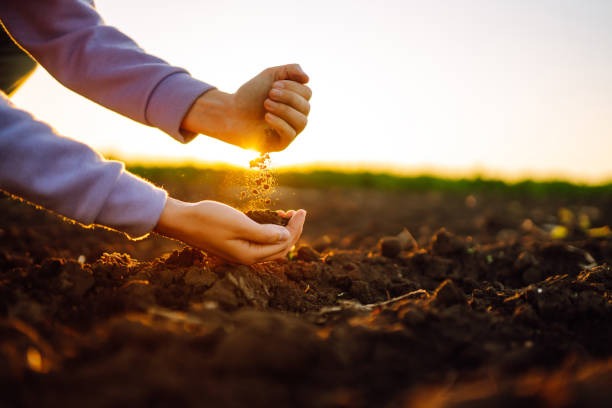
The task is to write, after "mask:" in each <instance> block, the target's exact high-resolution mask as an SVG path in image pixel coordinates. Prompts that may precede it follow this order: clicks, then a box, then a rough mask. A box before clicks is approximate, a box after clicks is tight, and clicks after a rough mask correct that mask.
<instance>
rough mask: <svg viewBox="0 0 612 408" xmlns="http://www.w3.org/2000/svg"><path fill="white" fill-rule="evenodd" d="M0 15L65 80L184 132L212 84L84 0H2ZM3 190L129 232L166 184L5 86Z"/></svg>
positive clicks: (140, 230)
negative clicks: (42, 118) (18, 101)
mask: <svg viewBox="0 0 612 408" xmlns="http://www.w3.org/2000/svg"><path fill="white" fill-rule="evenodd" d="M0 20H1V22H2V24H3V25H4V26H5V28H6V29H7V31H8V32H9V33H10V34H11V35H12V36H13V38H14V39H15V40H16V41H17V42H18V43H19V44H20V45H21V46H22V47H23V48H24V49H26V50H27V51H28V52H29V53H30V54H31V55H32V56H33V57H34V58H35V59H36V60H37V61H38V62H39V63H40V64H41V65H43V66H44V67H45V68H46V69H47V70H48V71H49V72H50V73H51V74H52V75H53V76H54V77H55V78H56V79H58V80H59V81H60V82H61V83H63V84H64V85H66V86H67V87H69V88H71V89H73V90H74V91H76V92H78V93H80V94H82V95H83V96H85V97H87V98H89V99H92V100H94V101H96V102H98V103H100V104H101V105H103V106H106V107H108V108H110V109H112V110H115V111H117V112H119V113H121V114H123V115H126V116H128V117H130V118H132V119H134V120H137V121H139V122H141V123H144V124H147V125H151V126H156V127H158V128H160V129H162V130H163V131H165V132H167V133H168V134H170V135H171V136H173V137H174V138H176V139H178V140H179V141H181V142H187V141H189V140H190V139H191V138H193V136H194V135H193V134H188V133H185V132H183V131H181V130H180V123H181V121H182V118H183V116H184V115H185V113H186V112H187V110H188V109H189V107H190V106H191V104H192V103H193V102H194V101H195V99H196V98H197V97H198V96H199V95H201V94H202V93H204V92H206V91H207V90H209V89H211V86H210V85H207V84H205V83H203V82H200V81H197V80H195V79H193V78H191V76H190V75H189V74H188V73H187V72H186V71H185V70H183V69H181V68H176V67H172V66H170V65H168V64H167V63H166V62H164V61H163V60H160V59H159V58H156V57H154V56H151V55H148V54H146V53H145V52H144V51H143V50H142V49H141V48H139V47H138V45H137V44H136V43H134V41H132V40H131V39H130V38H128V37H127V36H125V35H123V34H122V33H121V32H120V31H118V30H117V29H115V28H113V27H110V26H107V25H105V24H104V23H103V21H102V19H101V18H100V16H99V15H98V14H97V12H96V11H95V9H94V7H93V3H92V2H90V1H87V0H44V1H38V0H2V1H0ZM0 190H4V191H7V192H9V193H11V194H14V195H17V196H20V197H22V198H25V199H26V200H28V201H31V202H33V203H35V204H38V205H41V206H43V207H46V208H48V209H50V210H53V211H56V212H58V213H60V214H62V215H64V216H66V217H69V218H72V219H75V220H77V221H79V222H81V223H83V224H93V223H96V224H102V225H106V226H109V227H112V228H115V229H118V230H120V231H124V232H126V233H128V234H129V235H130V236H132V237H139V236H142V235H145V234H147V233H148V232H149V231H151V229H152V228H153V227H154V226H155V224H156V223H157V220H158V219H159V216H160V214H161V211H162V209H163V207H164V205H165V202H166V193H165V191H163V190H161V189H158V188H156V187H154V186H153V185H151V184H149V183H147V182H145V181H144V180H141V179H139V178H137V177H135V176H134V175H131V174H130V173H128V172H126V171H125V169H124V167H123V164H121V163H119V162H113V161H105V160H103V159H102V158H101V157H100V156H99V155H98V154H97V153H95V152H94V151H93V150H92V149H91V148H90V147H88V146H87V145H84V144H82V143H79V142H76V141H74V140H71V139H68V138H64V137H61V136H59V135H57V134H56V133H55V132H54V131H53V129H51V128H50V127H49V126H47V125H45V124H43V123H41V122H38V121H36V120H35V119H34V118H33V117H32V116H30V115H29V114H27V113H26V112H24V111H21V110H19V109H17V108H16V107H14V106H13V105H12V104H11V103H10V101H9V100H8V99H7V98H6V96H5V95H4V94H2V92H0Z"/></svg>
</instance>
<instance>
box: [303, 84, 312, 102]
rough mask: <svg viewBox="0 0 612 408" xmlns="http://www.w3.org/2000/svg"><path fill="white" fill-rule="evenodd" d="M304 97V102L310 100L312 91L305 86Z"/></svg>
mask: <svg viewBox="0 0 612 408" xmlns="http://www.w3.org/2000/svg"><path fill="white" fill-rule="evenodd" d="M304 88H305V89H304V94H305V95H304V97H305V98H306V100H307V101H308V100H310V98H312V89H310V88H309V87H307V86H306V85H304Z"/></svg>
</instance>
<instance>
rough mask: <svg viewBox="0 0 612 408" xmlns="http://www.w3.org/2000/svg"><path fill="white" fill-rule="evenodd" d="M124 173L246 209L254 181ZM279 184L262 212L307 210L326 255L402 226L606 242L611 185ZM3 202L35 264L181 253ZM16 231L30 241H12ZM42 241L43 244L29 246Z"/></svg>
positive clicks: (223, 173) (312, 236) (300, 174)
mask: <svg viewBox="0 0 612 408" xmlns="http://www.w3.org/2000/svg"><path fill="white" fill-rule="evenodd" d="M128 168H129V170H131V171H132V172H134V173H135V174H138V175H140V176H141V177H144V178H146V179H148V180H150V181H151V182H153V183H155V184H156V185H158V186H162V187H163V188H165V189H167V190H168V192H169V194H170V195H172V196H174V197H176V198H179V199H182V200H186V201H199V200H218V201H222V202H225V203H227V204H229V205H232V206H235V207H237V208H239V209H242V210H246V209H250V203H249V200H248V199H243V198H241V192H243V191H245V190H248V189H249V186H248V184H249V182H250V181H249V180H250V178H252V174H250V173H249V171H248V170H244V169H241V168H237V167H198V166H193V165H181V166H178V165H177V166H170V165H148V164H147V165H143V164H132V165H128ZM276 180H277V186H276V189H275V192H274V193H273V195H272V196H271V198H272V203H271V204H270V206H269V208H271V209H285V210H286V209H297V208H304V209H306V210H307V211H308V216H307V221H306V224H305V227H304V233H303V235H302V240H301V242H302V243H307V244H310V245H312V246H314V247H315V248H316V249H317V250H320V251H323V252H324V251H325V250H327V249H330V248H337V249H362V250H366V251H367V250H372V249H374V248H375V246H376V243H377V242H378V240H379V239H380V238H381V237H383V236H387V235H396V234H398V233H399V232H400V231H402V230H403V229H404V228H406V229H408V230H409V231H410V232H411V234H412V235H413V236H414V237H415V239H416V240H417V241H418V242H419V243H420V244H421V245H426V244H427V242H428V241H429V240H430V238H431V236H432V235H433V234H434V233H435V232H436V231H437V230H438V229H440V228H442V227H444V228H446V229H447V230H449V231H451V232H453V233H455V234H460V235H463V236H470V237H472V239H474V241H475V242H478V243H493V242H496V241H509V240H516V239H519V238H520V236H521V234H523V233H526V232H529V231H531V232H533V230H534V229H535V230H537V231H538V233H540V234H542V235H544V236H549V237H552V238H555V239H565V240H571V239H579V238H582V237H586V236H594V235H599V236H602V237H607V236H609V229H608V226H609V225H612V213H611V212H610V208H612V184H609V183H608V184H601V185H586V184H572V183H569V182H566V181H530V180H526V181H518V182H507V181H502V180H495V179H488V178H483V177H473V178H461V179H452V178H443V177H438V176H432V175H420V176H417V175H415V176H399V175H392V174H388V173H387V174H385V173H373V172H340V171H336V170H324V169H318V170H309V171H297V170H294V171H278V172H276ZM2 206H3V209H4V214H5V217H4V220H5V223H8V225H5V226H3V227H2V228H3V230H4V232H3V234H4V240H3V241H4V242H6V243H7V245H9V246H11V245H13V246H14V245H25V246H24V248H21V251H23V252H27V253H31V254H33V255H34V257H35V258H37V259H42V258H44V257H45V256H47V255H49V254H50V253H56V251H58V250H59V251H60V253H61V254H62V256H65V257H70V258H74V259H76V258H78V257H79V256H80V255H85V256H86V257H87V259H96V258H97V257H99V256H100V255H101V254H102V253H103V252H109V251H118V252H126V253H129V254H131V255H132V256H134V257H135V258H138V259H142V260H150V259H153V258H155V257H157V256H160V255H162V254H164V253H166V252H168V251H170V250H173V249H176V248H179V247H182V244H180V243H178V242H176V241H172V240H168V239H165V238H162V237H159V236H155V235H153V236H152V237H151V238H149V239H145V240H142V241H130V240H128V239H127V238H126V237H124V236H123V235H121V234H118V233H115V232H111V231H107V230H104V229H102V228H99V227H96V228H95V230H96V231H95V232H94V233H91V231H90V230H85V229H82V228H80V227H78V226H76V225H73V224H71V223H65V222H62V221H61V220H60V218H58V217H56V216H55V215H52V214H48V213H46V212H42V211H37V210H34V209H33V208H30V207H29V206H26V205H24V204H22V203H19V202H17V201H15V200H12V199H4V200H2ZM24 225H25V226H26V227H25V228H24ZM11 234H13V238H14V239H11V238H10V237H11ZM23 234H26V235H27V234H30V235H32V237H31V239H29V240H23V239H17V238H16V237H21V236H23ZM41 241H42V242H46V243H47V244H46V246H45V245H42V246H41V245H38V246H30V245H28V242H41ZM46 247H48V250H46V249H45V248H46ZM13 249H17V248H13ZM37 253H38V255H36V254H37Z"/></svg>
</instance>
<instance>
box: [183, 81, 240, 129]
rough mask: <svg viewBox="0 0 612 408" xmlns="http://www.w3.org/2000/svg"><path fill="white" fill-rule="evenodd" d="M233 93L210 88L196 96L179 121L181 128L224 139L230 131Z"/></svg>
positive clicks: (233, 103) (233, 102) (233, 104)
mask: <svg viewBox="0 0 612 408" xmlns="http://www.w3.org/2000/svg"><path fill="white" fill-rule="evenodd" d="M234 107H235V101H234V95H233V94H228V93H226V92H222V91H219V90H218V89H211V90H210V91H208V92H206V93H204V94H203V95H201V96H200V97H198V98H197V99H196V100H195V102H194V103H193V105H192V106H191V108H190V109H189V111H188V112H187V114H186V115H185V117H184V118H183V121H182V123H181V128H182V129H185V130H187V131H189V132H195V133H201V134H204V135H206V136H211V137H215V138H218V139H221V140H225V139H224V137H227V135H228V134H230V133H231V127H232V121H231V118H232V117H233V113H234V110H235V108H234Z"/></svg>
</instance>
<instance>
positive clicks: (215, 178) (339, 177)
mask: <svg viewBox="0 0 612 408" xmlns="http://www.w3.org/2000/svg"><path fill="white" fill-rule="evenodd" d="M128 168H129V170H130V171H132V172H133V173H135V174H138V175H140V176H142V177H144V178H147V179H150V180H153V181H155V182H160V181H162V180H163V181H165V182H166V183H167V182H180V181H183V182H188V183H189V182H198V181H202V182H207V183H220V182H223V181H224V180H226V176H227V175H228V174H229V173H239V172H242V171H244V170H241V169H238V168H231V167H228V168H199V167H196V166H178V167H172V166H163V167H162V166H143V165H134V166H128ZM278 184H279V185H281V186H287V187H296V188H317V189H319V188H350V189H361V188H365V189H378V190H388V191H398V192H399V191H414V192H424V191H442V192H449V193H453V192H454V193H461V194H469V193H491V194H508V195H511V196H523V197H551V196H554V197H571V198H594V197H597V198H612V183H607V184H601V185H587V184H575V183H570V182H567V181H560V180H551V181H533V180H523V181H519V182H514V183H513V182H506V181H503V180H499V179H487V178H483V177H473V178H457V179H452V178H443V177H438V176H432V175H419V176H398V175H393V174H388V173H373V172H367V171H363V172H341V171H336V170H314V171H310V170H309V171H304V172H298V171H280V172H278Z"/></svg>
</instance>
